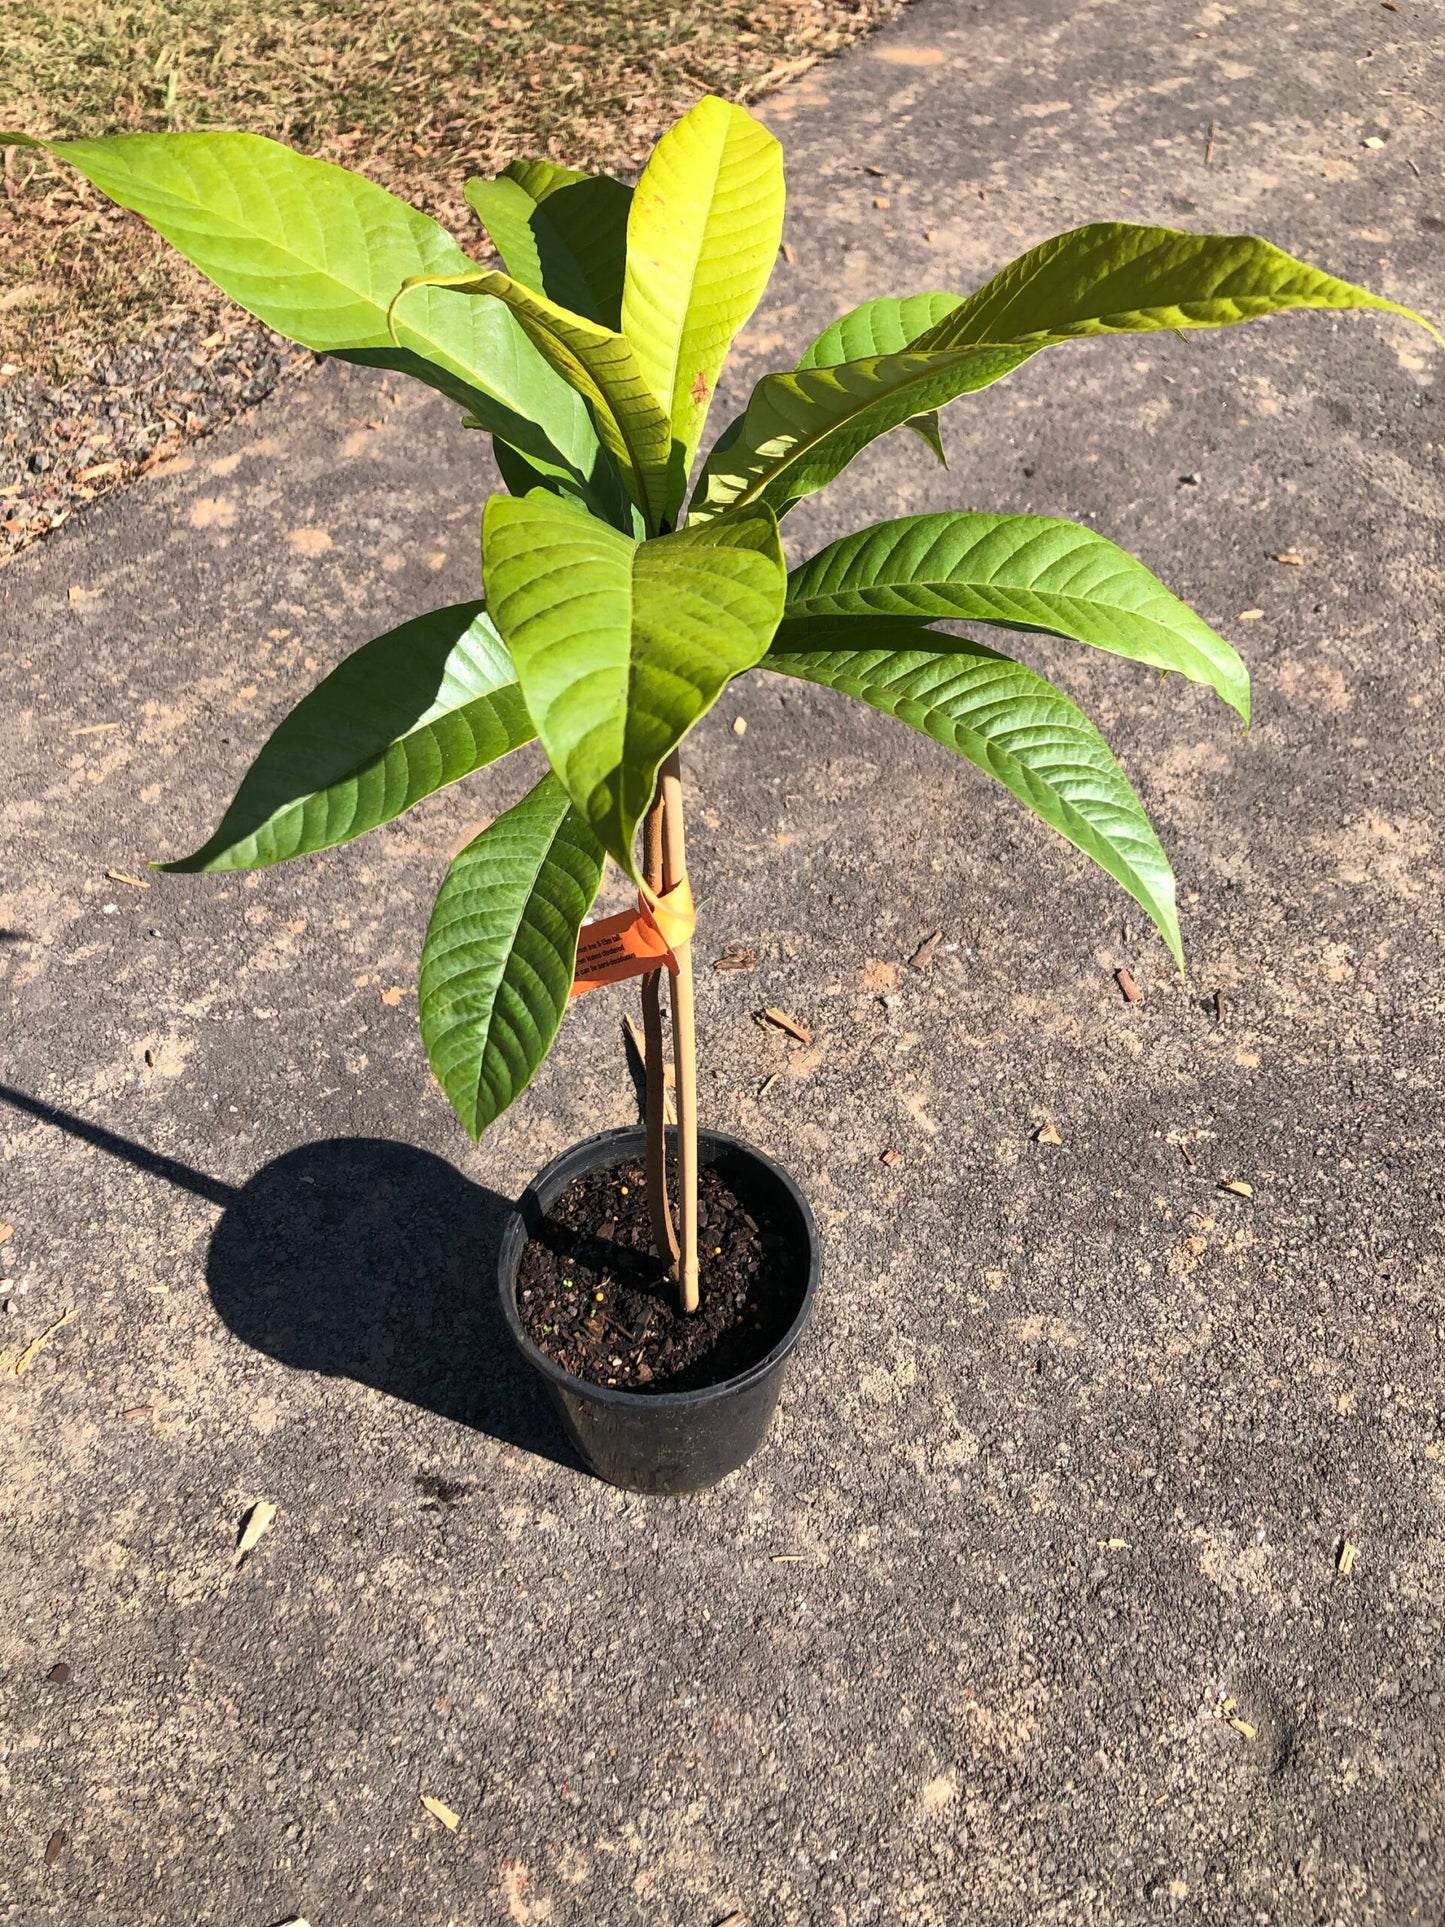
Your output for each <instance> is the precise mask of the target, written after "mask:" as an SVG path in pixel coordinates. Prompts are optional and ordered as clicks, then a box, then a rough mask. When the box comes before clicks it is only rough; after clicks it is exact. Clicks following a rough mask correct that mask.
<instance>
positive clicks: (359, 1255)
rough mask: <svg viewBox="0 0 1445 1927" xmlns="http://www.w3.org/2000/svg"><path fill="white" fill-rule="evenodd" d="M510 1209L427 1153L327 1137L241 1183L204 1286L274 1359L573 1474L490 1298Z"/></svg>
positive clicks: (542, 1397)
mask: <svg viewBox="0 0 1445 1927" xmlns="http://www.w3.org/2000/svg"><path fill="white" fill-rule="evenodd" d="M510 1210H511V1204H510V1202H509V1201H508V1200H507V1199H506V1198H503V1197H500V1196H498V1194H497V1193H496V1192H495V1191H489V1190H487V1189H486V1188H485V1187H484V1186H482V1185H478V1184H473V1183H472V1182H471V1181H470V1180H469V1179H467V1178H464V1177H463V1176H462V1174H461V1173H460V1172H459V1171H457V1170H456V1169H455V1168H454V1167H453V1166H452V1165H450V1164H448V1163H446V1161H445V1160H444V1159H442V1158H439V1157H434V1156H433V1155H432V1154H431V1152H429V1151H419V1150H417V1149H416V1148H415V1147H414V1146H412V1145H409V1144H397V1143H394V1142H392V1141H390V1140H388V1139H385V1138H330V1139H325V1140H323V1141H321V1142H319V1143H316V1144H305V1145H302V1146H301V1147H300V1148H299V1149H297V1150H295V1151H288V1152H286V1153H285V1155H284V1156H282V1157H279V1158H276V1159H275V1160H274V1161H273V1162H272V1163H270V1164H267V1165H263V1166H262V1168H261V1169H260V1170H259V1171H258V1172H257V1173H256V1175H255V1176H254V1177H253V1178H251V1179H250V1181H249V1182H248V1183H247V1184H245V1185H243V1186H242V1188H241V1189H240V1190H239V1191H238V1192H237V1193H236V1196H235V1198H234V1199H233V1201H232V1202H231V1203H230V1204H229V1205H227V1207H226V1210H225V1211H224V1213H223V1214H222V1216H221V1219H220V1221H219V1223H218V1224H217V1226H216V1229H215V1232H214V1234H213V1235H212V1238H211V1249H210V1255H209V1258H208V1260H207V1265H206V1282H207V1283H208V1285H209V1286H210V1290H211V1297H212V1299H213V1300H214V1302H215V1306H216V1309H217V1311H219V1312H220V1314H221V1316H222V1318H224V1319H225V1321H226V1323H227V1324H228V1325H229V1326H230V1328H231V1330H232V1331H233V1332H235V1334H236V1336H237V1337H238V1338H241V1339H244V1340H245V1342H246V1343H247V1344H248V1345H253V1346H255V1348H256V1349H257V1350H258V1351H263V1352H266V1353H268V1354H269V1355H270V1356H271V1357H272V1358H275V1359H278V1360H279V1361H280V1362H281V1363H282V1364H283V1365H291V1366H295V1367H296V1368H297V1369H298V1370H300V1371H307V1372H325V1373H327V1374H328V1375H329V1376H331V1377H340V1378H353V1379H356V1380H357V1381H358V1382H359V1383H361V1384H363V1385H372V1386H374V1387H375V1388H376V1389H377V1390H378V1391H380V1392H385V1393H387V1394H388V1396H389V1397H391V1398H401V1399H406V1400H407V1401H408V1402H409V1403H411V1404H413V1405H420V1406H423V1407H424V1408H425V1409H426V1410H427V1411H429V1412H436V1413H438V1414H439V1415H440V1416H441V1417H442V1418H447V1419H454V1420H456V1421H458V1422H459V1423H461V1424H464V1425H471V1426H475V1427H476V1428H477V1430H478V1431H482V1432H487V1433H490V1435H491V1436H492V1437H493V1438H496V1439H500V1440H502V1441H503V1442H504V1443H505V1444H508V1445H518V1446H521V1447H523V1448H524V1449H525V1450H527V1451H529V1452H535V1453H538V1454H539V1455H540V1456H542V1457H545V1458H550V1459H555V1460H556V1461H557V1462H558V1463H559V1464H562V1465H567V1466H570V1467H572V1468H574V1469H580V1467H579V1463H578V1461H577V1459H576V1458H575V1457H574V1456H573V1454H572V1452H571V1448H570V1447H569V1446H568V1445H567V1443H566V1441H565V1439H564V1437H563V1434H562V1432H561V1429H560V1427H559V1426H558V1425H557V1423H556V1421H555V1420H554V1419H553V1417H552V1412H551V1407H550V1405H549V1404H548V1403H547V1398H546V1394H545V1392H544V1391H543V1388H542V1386H541V1385H540V1384H539V1383H538V1381H537V1380H536V1379H535V1378H534V1376H533V1375H532V1374H531V1373H530V1372H529V1371H528V1370H527V1369H526V1367H525V1366H524V1365H523V1363H522V1361H521V1360H520V1359H519V1358H518V1357H517V1355H516V1352H515V1351H514V1350H513V1347H512V1341H511V1338H510V1337H509V1336H508V1333H507V1330H506V1327H505V1326H504V1325H503V1323H502V1317H501V1313H500V1311H499V1310H498V1308H497V1300H496V1287H495V1282H494V1281H495V1271H494V1266H495V1263H496V1252H497V1245H498V1242H499V1240H500V1238H501V1233H502V1227H503V1225H504V1224H505V1222H506V1219H507V1214H508V1213H509V1212H510Z"/></svg>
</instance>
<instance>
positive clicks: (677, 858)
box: [659, 750, 698, 1312]
mask: <svg viewBox="0 0 1445 1927" xmlns="http://www.w3.org/2000/svg"><path fill="white" fill-rule="evenodd" d="M659 791H660V795H661V797H662V884H663V889H664V891H667V890H672V889H675V888H676V887H677V885H678V884H679V883H681V882H682V880H683V878H684V877H685V876H686V875H687V852H686V846H685V844H684V841H683V833H682V766H681V763H680V762H679V760H678V754H677V751H676V750H674V751H673V752H672V754H671V756H669V757H668V759H667V761H666V762H665V763H664V764H663V766H662V781H661V784H660V785H659ZM673 954H674V956H675V957H676V958H677V974H676V976H675V977H674V978H673V980H672V993H671V997H672V1054H673V1062H674V1064H675V1066H676V1072H677V1163H678V1176H677V1190H678V1203H679V1205H680V1207H681V1211H680V1215H681V1218H682V1228H681V1237H680V1239H679V1243H680V1245H681V1251H680V1253H679V1263H678V1275H679V1282H680V1283H681V1286H682V1308H683V1310H684V1311H685V1312H695V1311H696V1310H697V1305H698V1254H697V1030H696V1025H695V1022H694V1018H693V1001H692V944H691V942H690V941H689V942H687V943H680V944H678V945H677V946H676V948H675V950H674V952H673Z"/></svg>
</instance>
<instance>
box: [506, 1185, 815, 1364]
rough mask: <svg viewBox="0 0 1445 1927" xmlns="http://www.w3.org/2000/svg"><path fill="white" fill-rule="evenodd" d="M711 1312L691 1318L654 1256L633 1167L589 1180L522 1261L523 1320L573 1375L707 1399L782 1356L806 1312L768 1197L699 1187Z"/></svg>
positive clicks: (571, 1193) (551, 1215)
mask: <svg viewBox="0 0 1445 1927" xmlns="http://www.w3.org/2000/svg"><path fill="white" fill-rule="evenodd" d="M698 1232H699V1237H698V1242H699V1244H700V1246H701V1247H702V1262H701V1278H700V1283H699V1293H698V1295H699V1298H700V1300H701V1303H700V1306H699V1309H698V1310H697V1311H696V1312H695V1313H694V1314H693V1315H692V1317H690V1318H689V1317H685V1316H684V1314H683V1313H682V1312H681V1311H680V1310H679V1309H678V1302H677V1287H676V1285H675V1284H674V1283H673V1282H672V1280H671V1279H670V1278H669V1277H668V1275H667V1272H666V1270H665V1268H664V1267H663V1265H662V1264H661V1263H660V1262H659V1261H658V1258H657V1256H656V1253H655V1252H654V1251H653V1248H652V1226H651V1223H650V1221H649V1219H648V1214H647V1181H646V1176H645V1174H644V1172H643V1168H642V1165H641V1164H640V1163H633V1162H624V1163H622V1164H614V1165H612V1166H610V1167H607V1168H605V1169H602V1170H598V1171H588V1172H586V1173H584V1175H583V1176H582V1177H580V1178H577V1179H576V1180H575V1181H574V1182H573V1183H572V1184H571V1185H569V1186H568V1188H567V1189H566V1190H565V1191H564V1192H563V1193H562V1195H561V1197H559V1198H558V1199H557V1201H556V1202H555V1203H554V1204H553V1205H552V1206H551V1208H550V1210H549V1211H548V1212H547V1215H546V1217H545V1218H544V1219H543V1221H542V1227H541V1231H540V1233H539V1235H538V1237H536V1238H534V1239H533V1240H532V1242H531V1243H529V1244H528V1245H527V1247H526V1249H525V1250H524V1251H523V1253H522V1263H521V1267H520V1269H519V1271H518V1274H517V1310H518V1312H519V1313H520V1315H521V1320H522V1326H523V1329H524V1330H525V1331H526V1333H527V1336H528V1337H529V1338H530V1339H531V1340H532V1342H533V1344H534V1345H536V1346H537V1347H538V1349H539V1350H540V1351H543V1352H545V1353H546V1354H547V1356H548V1358H550V1359H552V1360H553V1361H554V1362H555V1363H556V1364H558V1365H560V1366H561V1367H562V1369H563V1370H564V1371H568V1372H571V1373H573V1374H574V1376H575V1377H577V1378H585V1379H587V1380H589V1381H590V1382H591V1383H592V1384H594V1385H615V1386H617V1387H618V1388H619V1389H621V1390H624V1391H633V1392H684V1391H696V1390H698V1389H700V1388H701V1387H702V1386H705V1385H714V1384H716V1383H717V1382H718V1381H719V1380H721V1379H725V1378H731V1377H732V1376H733V1375H734V1374H735V1373H737V1372H742V1371H746V1370H747V1368H748V1366H749V1365H753V1364H756V1362H757V1361H758V1359H760V1358H762V1357H763V1356H764V1355H765V1353H767V1352H769V1351H771V1349H772V1348H773V1346H774V1345H776V1344H777V1342H778V1340H779V1339H780V1338H781V1337H782V1336H783V1334H784V1333H785V1332H786V1331H787V1329H788V1326H789V1325H790V1324H791V1323H792V1320H793V1316H794V1314H795V1313H796V1311H797V1309H798V1301H799V1296H800V1289H801V1287H800V1284H799V1281H798V1278H797V1276H796V1273H797V1266H798V1258H797V1254H796V1253H795V1252H793V1251H792V1250H790V1246H789V1240H788V1239H787V1238H786V1237H785V1236H784V1235H783V1233H782V1231H781V1230H780V1229H779V1228H778V1226H777V1225H776V1224H775V1223H774V1222H772V1221H771V1220H770V1218H769V1215H768V1211H767V1206H766V1205H765V1204H764V1203H763V1202H762V1201H761V1199H759V1198H751V1197H746V1196H741V1195H739V1192H738V1191H736V1190H734V1189H733V1188H732V1185H731V1184H730V1183H729V1181H728V1180H727V1179H725V1178H724V1177H723V1176H722V1175H721V1174H720V1173H719V1172H718V1171H717V1170H716V1169H714V1168H713V1167H712V1166H704V1167H703V1169H702V1171H701V1173H700V1175H699V1180H698Z"/></svg>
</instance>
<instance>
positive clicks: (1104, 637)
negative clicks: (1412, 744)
mask: <svg viewBox="0 0 1445 1927" xmlns="http://www.w3.org/2000/svg"><path fill="white" fill-rule="evenodd" d="M784 614H785V620H784V624H783V627H782V629H781V630H780V632H779V635H778V638H777V646H778V647H779V648H782V647H785V646H786V643H785V638H786V633H787V627H788V619H790V618H794V617H809V616H875V615H882V616H918V617H922V618H925V619H937V618H939V617H951V618H953V619H954V620H957V621H962V622H988V623H996V624H998V625H1000V626H1001V627H1003V628H1006V629H1024V630H1044V631H1046V632H1047V633H1049V634H1052V635H1058V636H1067V637H1069V638H1071V639H1072V640H1073V641H1075V642H1086V643H1090V644H1092V645H1093V647H1094V648H1096V649H1107V650H1109V651H1110V652H1111V653H1112V654H1114V655H1116V656H1128V657H1129V658H1130V659H1131V660H1132V661H1134V662H1144V663H1149V664H1151V665H1152V666H1153V667H1154V668H1156V669H1177V670H1178V671H1179V673H1180V675H1182V676H1188V677H1189V679H1190V680H1191V681H1192V682H1203V683H1208V684H1209V686H1210V687H1211V688H1212V689H1214V690H1215V691H1217V693H1218V694H1219V695H1220V696H1222V697H1223V699H1224V700H1225V702H1227V703H1228V704H1229V705H1230V706H1231V708H1233V709H1237V710H1238V711H1239V713H1240V715H1241V716H1243V718H1244V719H1245V721H1246V722H1248V721H1249V672H1248V671H1247V670H1246V669H1245V666H1244V664H1243V663H1242V662H1241V661H1240V659H1239V657H1238V656H1237V655H1236V654H1235V652H1234V650H1233V649H1232V648H1231V647H1230V645H1229V644H1228V643H1227V642H1226V641H1225V640H1224V638H1223V637H1222V636H1217V635H1216V634H1215V633H1214V631H1213V630H1212V629H1211V628H1210V627H1209V625H1208V624H1207V623H1206V622H1203V621H1201V620H1200V618H1199V617H1198V616H1197V615H1195V613H1194V611H1193V610H1192V609H1191V608H1189V607H1188V605H1187V604H1186V603H1183V602H1181V601H1180V600H1179V599H1178V597H1177V596H1173V595H1171V594H1170V593H1169V591H1168V590H1167V589H1166V588H1165V587H1164V585H1163V583H1162V582H1160V581H1159V580H1158V579H1157V577H1155V576H1152V575H1151V574H1150V573H1149V571H1148V570H1147V569H1146V568H1145V567H1144V565H1143V563H1142V562H1136V561H1135V560H1134V558H1133V556H1132V555H1129V554H1128V553H1127V552H1126V551H1125V550H1123V549H1120V548H1116V547H1115V545H1114V544H1113V543H1112V542H1109V541H1106V540H1105V538H1104V537H1103V536H1102V535H1096V534H1095V533H1094V531H1093V530H1092V529H1086V528H1081V527H1080V526H1079V524H1078V523H1076V522H1060V521H1054V520H1051V519H1048V518H1046V517H1044V516H1041V515H983V514H943V515H909V516H904V517H903V518H902V519H901V520H899V521H896V522H880V523H879V524H878V525H877V526H876V527H874V528H871V529H863V530H861V531H860V532H859V533H858V534H856V535H846V536H844V537H843V538H842V540H841V541H838V542H833V543H830V544H829V546H828V547H827V548H826V549H823V550H821V551H820V552H819V553H818V554H817V555H815V556H814V557H813V558H812V560H811V561H809V562H805V563H804V564H803V566H802V567H801V568H798V569H794V571H793V573H792V574H791V576H790V577H789V578H788V602H787V608H786V610H785V612H784ZM865 636H866V632H865Z"/></svg>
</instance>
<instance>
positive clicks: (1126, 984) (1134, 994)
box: [1114, 970, 1144, 1004]
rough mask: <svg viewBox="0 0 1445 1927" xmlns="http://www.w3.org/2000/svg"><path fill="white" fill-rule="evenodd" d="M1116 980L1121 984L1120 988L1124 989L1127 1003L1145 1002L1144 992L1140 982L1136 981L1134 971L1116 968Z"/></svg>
mask: <svg viewBox="0 0 1445 1927" xmlns="http://www.w3.org/2000/svg"><path fill="white" fill-rule="evenodd" d="M1114 982H1115V983H1116V984H1117V985H1118V986H1119V988H1120V990H1122V991H1123V993H1124V1001H1125V1002H1126V1003H1130V1004H1142V1003H1143V1001H1144V993H1143V991H1142V990H1141V989H1140V988H1139V986H1138V984H1136V983H1135V981H1134V977H1133V973H1132V972H1131V971H1128V970H1116V971H1115V972H1114Z"/></svg>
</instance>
